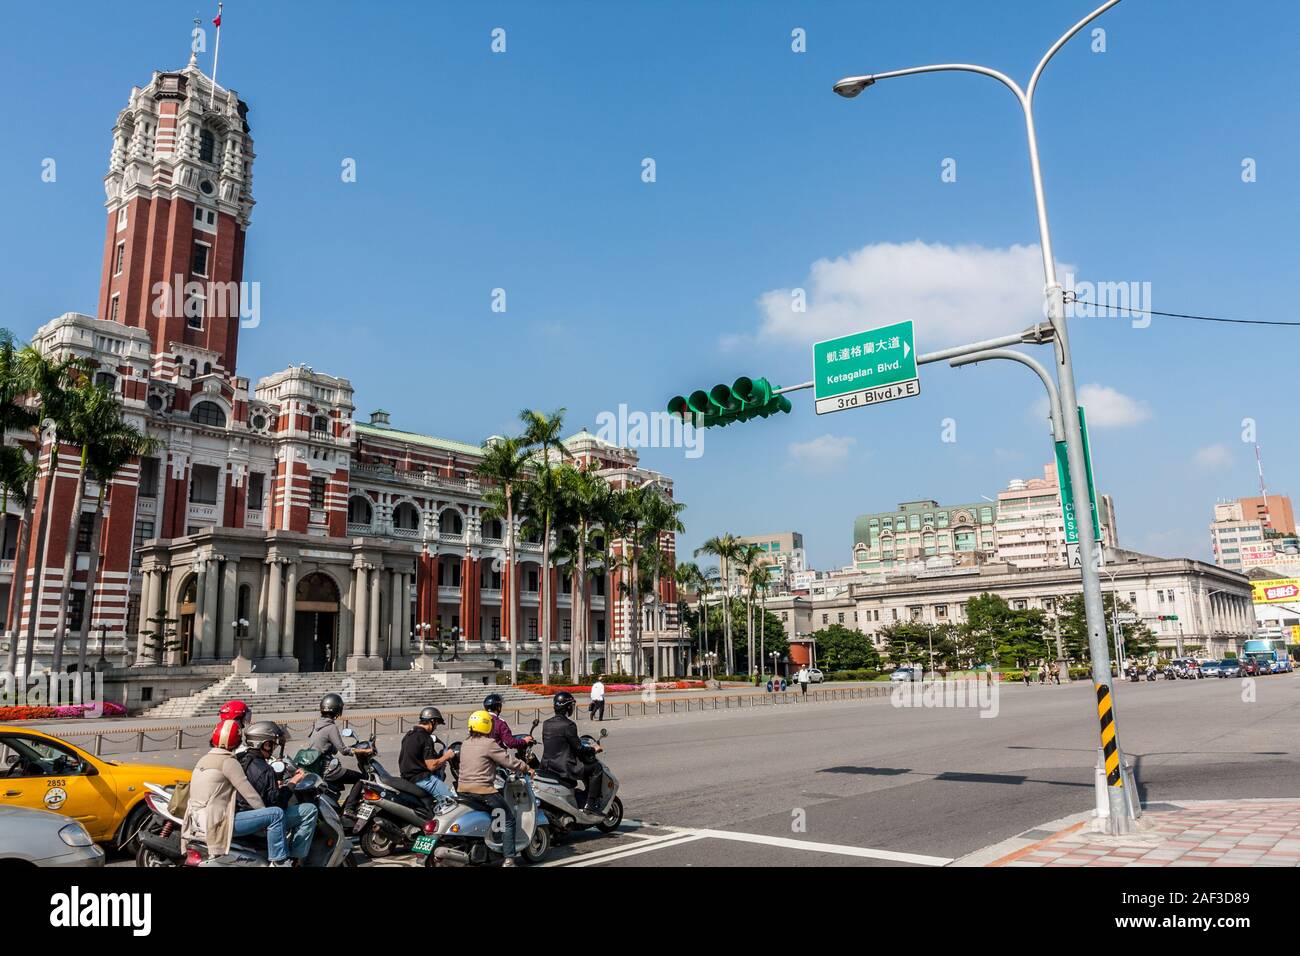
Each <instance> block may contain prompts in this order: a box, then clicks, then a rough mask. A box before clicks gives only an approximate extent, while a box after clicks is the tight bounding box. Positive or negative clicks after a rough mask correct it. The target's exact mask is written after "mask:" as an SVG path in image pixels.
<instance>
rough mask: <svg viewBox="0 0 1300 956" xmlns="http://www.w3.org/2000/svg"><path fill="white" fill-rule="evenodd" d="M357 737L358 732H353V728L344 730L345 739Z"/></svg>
mask: <svg viewBox="0 0 1300 956" xmlns="http://www.w3.org/2000/svg"><path fill="white" fill-rule="evenodd" d="M356 735H357V732H356V731H355V730H353V729H352V728H351V727H344V728H343V732H342V736H344V737H355V736H356Z"/></svg>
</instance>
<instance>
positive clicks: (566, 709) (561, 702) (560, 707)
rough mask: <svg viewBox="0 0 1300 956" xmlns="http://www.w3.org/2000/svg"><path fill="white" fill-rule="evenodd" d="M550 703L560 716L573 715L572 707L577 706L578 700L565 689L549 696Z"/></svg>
mask: <svg viewBox="0 0 1300 956" xmlns="http://www.w3.org/2000/svg"><path fill="white" fill-rule="evenodd" d="M551 703H552V704H553V705H555V712H556V713H557V714H559V715H560V716H562V717H570V716H572V715H573V709H574V708H575V707H576V706H578V702H577V701H576V700H574V699H573V695H572V694H570V693H569V692H568V691H567V690H562V691H560V692H559V693H558V694H556V695H555V696H554V697H552V698H551Z"/></svg>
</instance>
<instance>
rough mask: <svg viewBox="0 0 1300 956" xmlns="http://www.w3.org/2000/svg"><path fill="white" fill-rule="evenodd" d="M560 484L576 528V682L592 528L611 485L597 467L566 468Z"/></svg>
mask: <svg viewBox="0 0 1300 956" xmlns="http://www.w3.org/2000/svg"><path fill="white" fill-rule="evenodd" d="M560 484H561V487H563V489H564V495H565V510H566V512H567V514H566V518H567V519H568V521H570V522H572V523H573V525H574V528H573V543H574V552H573V566H574V588H573V605H572V610H571V618H572V622H573V626H572V637H571V640H570V652H569V663H570V670H571V671H572V675H571V676H572V678H573V680H574V682H575V683H576V682H577V680H578V677H579V676H580V674H581V673H582V671H580V670H579V664H580V662H583V661H585V660H586V656H585V655H586V652H587V643H588V637H589V635H588V633H587V580H588V577H589V572H590V570H591V566H590V562H589V560H588V548H589V546H590V542H591V535H592V526H593V525H594V524H596V523H598V522H599V521H600V519H601V517H602V515H603V514H604V512H605V507H606V501H607V500H608V498H609V496H610V488H609V482H607V481H606V480H605V479H604V478H603V477H601V476H600V475H599V474H598V473H597V469H596V466H594V465H589V466H586V467H581V468H577V467H574V466H572V465H565V466H564V467H563V468H562V469H561V471H560ZM584 670H585V668H584Z"/></svg>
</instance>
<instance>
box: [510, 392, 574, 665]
mask: <svg viewBox="0 0 1300 956" xmlns="http://www.w3.org/2000/svg"><path fill="white" fill-rule="evenodd" d="M564 412H565V410H564V409H563V408H557V409H556V410H555V411H553V412H551V414H549V415H547V414H546V413H545V412H539V411H537V410H536V409H532V408H525V409H524V410H523V411H522V412H520V413H519V420H520V421H521V422H523V424H524V433H523V435H522V436H521V437H520V441H522V442H523V445H524V447H525V448H528V449H530V450H532V451H533V452H534V455H533V461H534V467H535V469H536V471H537V474H536V475H535V476H534V477H533V479H532V480H531V481H529V482H528V485H527V489H526V491H525V498H526V499H530V498H531V499H532V502H533V516H534V518H536V519H537V521H538V524H539V528H538V530H540V531H541V534H542V580H541V581H540V582H539V583H540V585H541V588H540V590H539V593H538V600H539V602H540V604H541V607H540V609H539V610H538V619H539V622H540V624H541V627H540V628H539V633H538V637H539V638H540V640H541V643H542V672H543V673H542V679H543V680H548V679H549V678H550V674H551V527H552V524H553V520H552V519H553V518H554V516H555V513H556V512H557V511H558V510H559V508H560V505H561V503H562V492H561V491H560V485H559V482H558V481H557V480H556V479H555V476H554V473H553V470H552V468H551V452H552V451H556V452H559V456H560V460H561V461H563V460H564V459H565V458H566V457H568V454H569V450H568V449H567V448H565V447H564V443H563V442H562V441H561V440H560V435H561V434H563V429H564Z"/></svg>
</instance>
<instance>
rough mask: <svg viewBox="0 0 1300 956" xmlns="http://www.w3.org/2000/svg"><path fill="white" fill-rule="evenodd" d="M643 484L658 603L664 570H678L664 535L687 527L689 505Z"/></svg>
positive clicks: (656, 663)
mask: <svg viewBox="0 0 1300 956" xmlns="http://www.w3.org/2000/svg"><path fill="white" fill-rule="evenodd" d="M642 487H643V488H647V489H651V491H649V492H648V493H647V494H646V496H645V498H644V500H643V502H642V516H641V517H642V523H643V529H642V530H643V532H644V534H645V541H646V545H645V547H646V549H647V551H649V552H650V553H651V555H652V560H651V570H652V574H653V578H654V583H653V587H654V596H655V606H656V607H658V604H659V583H660V580H661V579H662V577H663V576H664V575H665V574H669V575H671V574H672V573H673V571H674V570H675V569H674V567H673V565H672V564H671V562H669V560H668V557H667V552H666V551H664V550H663V536H664V535H665V534H680V533H682V532H683V531H685V530H686V528H685V527H684V526H683V525H682V521H681V513H682V512H683V511H685V510H686V505H684V504H682V503H681V502H678V501H673V500H672V499H671V498H669V497H668V496H667V495H666V494H665V493H663V492H662V491H661V490H660V489H659V488H658V487H656V486H654V485H648V484H647V485H643V486H642ZM659 631H660V628H659V627H657V626H656V627H655V631H654V663H653V666H652V667H651V669H650V673H651V676H652V678H653V679H654V680H656V681H657V680H659Z"/></svg>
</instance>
